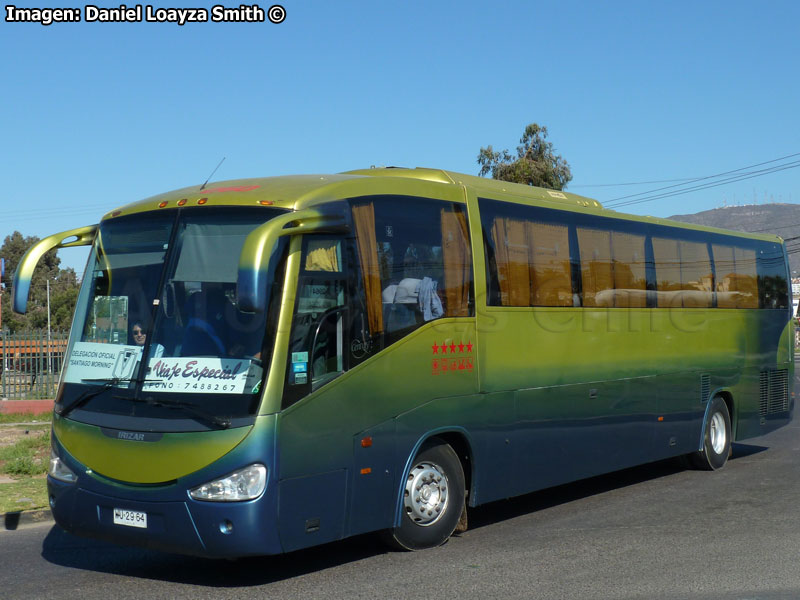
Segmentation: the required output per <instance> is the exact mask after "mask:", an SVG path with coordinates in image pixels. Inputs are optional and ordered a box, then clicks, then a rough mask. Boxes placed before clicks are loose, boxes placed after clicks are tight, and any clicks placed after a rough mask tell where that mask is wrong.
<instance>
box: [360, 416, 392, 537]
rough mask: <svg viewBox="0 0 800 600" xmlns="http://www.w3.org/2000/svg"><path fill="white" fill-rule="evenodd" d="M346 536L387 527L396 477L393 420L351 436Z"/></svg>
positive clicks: (389, 521) (390, 517)
mask: <svg viewBox="0 0 800 600" xmlns="http://www.w3.org/2000/svg"><path fill="white" fill-rule="evenodd" d="M353 457H354V462H353V469H352V473H351V476H350V490H351V492H350V494H349V497H350V499H349V506H348V510H347V514H348V522H347V535H358V534H360V533H366V532H367V531H375V530H376V529H383V528H385V527H388V525H387V523H391V520H392V506H393V504H392V501H393V499H394V489H395V487H396V483H397V479H398V478H399V477H400V475H399V474H398V471H399V466H398V462H399V461H398V458H397V453H396V443H395V421H394V419H392V420H389V421H386V422H384V423H380V424H379V425H376V426H375V427H371V428H369V429H366V430H364V431H361V432H359V433H357V434H356V435H355V436H353Z"/></svg>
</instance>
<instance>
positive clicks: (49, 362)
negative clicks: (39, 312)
mask: <svg viewBox="0 0 800 600" xmlns="http://www.w3.org/2000/svg"><path fill="white" fill-rule="evenodd" d="M47 372H48V373H52V372H53V352H52V348H51V347H50V279H49V278H48V280H47Z"/></svg>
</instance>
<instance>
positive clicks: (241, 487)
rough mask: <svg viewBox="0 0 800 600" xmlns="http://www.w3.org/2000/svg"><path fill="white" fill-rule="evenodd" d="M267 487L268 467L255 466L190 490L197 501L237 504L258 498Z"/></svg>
mask: <svg viewBox="0 0 800 600" xmlns="http://www.w3.org/2000/svg"><path fill="white" fill-rule="evenodd" d="M266 486H267V467H265V466H264V465H262V464H258V463H256V464H254V465H250V466H248V467H245V468H244V469H239V470H238V471H234V472H233V473H231V474H230V475H226V476H225V477H220V478H219V479H215V480H214V481H209V482H208V483H204V484H203V485H199V486H197V487H196V488H192V489H191V490H189V496H191V497H192V498H194V499H195V500H208V501H212V502H236V501H239V500H252V499H253V498H258V497H259V496H260V495H261V493H262V492H263V491H264V488H265V487H266Z"/></svg>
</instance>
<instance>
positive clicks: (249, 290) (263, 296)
mask: <svg viewBox="0 0 800 600" xmlns="http://www.w3.org/2000/svg"><path fill="white" fill-rule="evenodd" d="M346 228H347V225H346V222H345V216H344V215H343V214H323V213H321V212H319V211H318V210H316V209H311V208H309V209H304V210H299V211H296V212H291V213H287V214H284V215H280V216H278V217H275V218H273V219H270V220H269V221H267V222H266V223H264V224H263V225H261V226H260V227H257V228H256V229H254V230H253V231H252V232H250V235H248V236H247V238H246V239H245V241H244V246H243V247H242V253H241V255H240V256H239V272H238V276H237V279H236V303H237V306H238V307H239V310H241V311H244V312H253V313H254V312H264V311H265V310H266V309H267V298H268V297H269V293H268V292H269V288H268V285H269V283H270V282H269V267H270V258H271V256H272V253H273V252H274V251H275V249H276V248H277V247H278V240H279V239H280V238H281V237H283V236H287V235H299V234H303V233H312V232H335V231H344V230H346Z"/></svg>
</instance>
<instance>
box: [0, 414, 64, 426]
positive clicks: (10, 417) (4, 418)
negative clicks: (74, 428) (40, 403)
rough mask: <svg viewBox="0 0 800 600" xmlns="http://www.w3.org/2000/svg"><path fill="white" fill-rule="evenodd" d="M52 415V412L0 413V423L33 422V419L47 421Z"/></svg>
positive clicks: (41, 421)
mask: <svg viewBox="0 0 800 600" xmlns="http://www.w3.org/2000/svg"><path fill="white" fill-rule="evenodd" d="M52 417H53V413H52V412H46V413H43V414H38V415H36V414H33V413H10V414H5V413H0V424H2V423H33V422H34V421H36V422H38V423H49V422H50V420H51V419H52Z"/></svg>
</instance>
